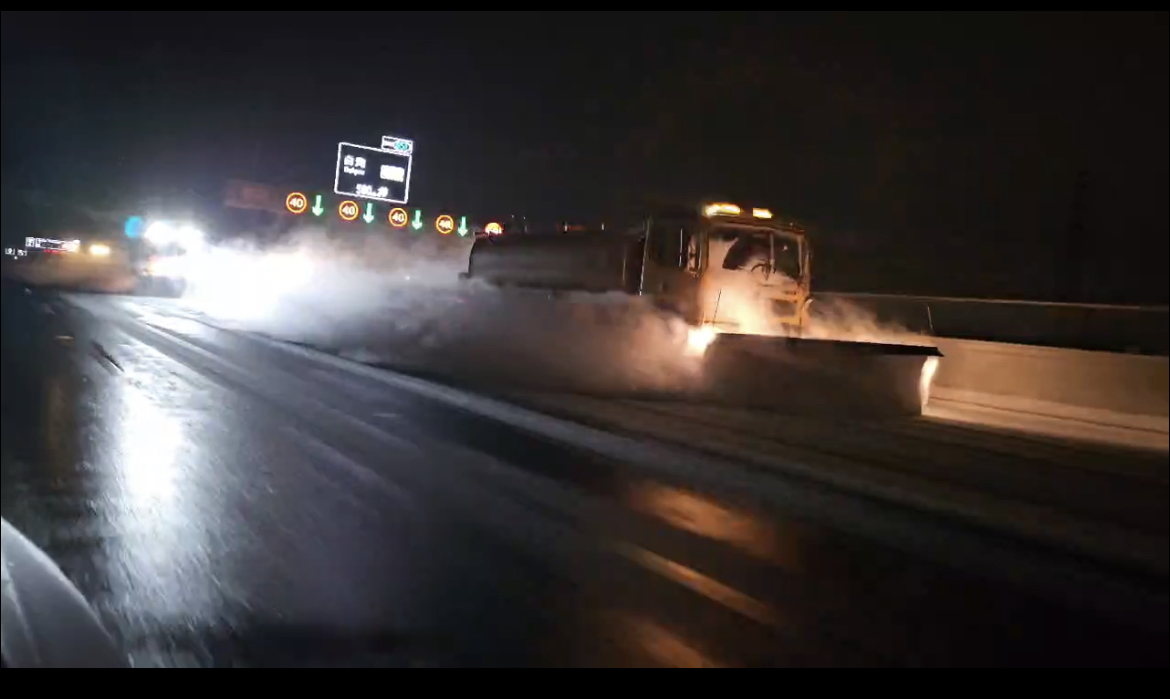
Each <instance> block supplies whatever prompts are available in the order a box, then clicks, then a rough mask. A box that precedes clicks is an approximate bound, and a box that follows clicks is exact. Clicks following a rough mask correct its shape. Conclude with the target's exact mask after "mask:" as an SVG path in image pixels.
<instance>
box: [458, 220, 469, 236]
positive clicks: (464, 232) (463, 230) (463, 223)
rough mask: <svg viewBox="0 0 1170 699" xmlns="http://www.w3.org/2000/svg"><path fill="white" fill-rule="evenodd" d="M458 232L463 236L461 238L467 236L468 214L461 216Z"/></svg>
mask: <svg viewBox="0 0 1170 699" xmlns="http://www.w3.org/2000/svg"><path fill="white" fill-rule="evenodd" d="M458 233H459V237H461V238H465V237H467V217H466V216H460V217H459V230H458Z"/></svg>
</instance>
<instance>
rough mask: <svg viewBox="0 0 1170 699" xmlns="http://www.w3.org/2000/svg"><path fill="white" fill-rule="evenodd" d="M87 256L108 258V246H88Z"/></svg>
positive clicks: (98, 244) (100, 244)
mask: <svg viewBox="0 0 1170 699" xmlns="http://www.w3.org/2000/svg"><path fill="white" fill-rule="evenodd" d="M89 254H91V255H93V256H94V257H109V256H110V246H109V245H105V244H102V243H94V244H93V245H90V246H89Z"/></svg>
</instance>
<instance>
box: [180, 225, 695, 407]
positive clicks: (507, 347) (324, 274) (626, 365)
mask: <svg viewBox="0 0 1170 699" xmlns="http://www.w3.org/2000/svg"><path fill="white" fill-rule="evenodd" d="M347 236H349V234H347ZM392 236H393V234H385V233H383V234H380V235H369V236H364V237H346V238H343V239H339V238H338V237H330V236H329V235H328V234H327V232H326V231H324V230H322V229H319V228H316V229H315V228H305V229H302V230H299V231H297V232H296V233H295V234H294V235H292V236H291V237H290V239H289V241H288V242H287V243H286V244H283V245H280V246H277V247H275V248H268V249H265V250H260V249H257V248H255V247H247V246H220V247H216V248H214V249H212V250H210V251H208V253H207V254H206V255H205V256H204V259H203V260H202V262H201V263H200V264H198V265H196V267H195V271H193V272H192V280H191V281H192V283H191V288H190V291H189V293H188V294H187V296H186V298H185V303H187V304H188V305H189V306H190V307H192V308H193V309H194V310H197V311H199V312H202V313H204V314H206V315H208V316H210V317H213V318H215V319H217V320H219V321H221V322H224V323H227V324H230V325H231V326H233V327H238V328H240V329H247V330H251V331H256V332H261V333H265V334H268V335H271V336H274V337H278V338H281V339H285V340H291V341H295V342H303V343H307V344H310V345H314V346H317V347H321V348H324V349H328V350H330V351H335V352H338V353H341V354H342V355H344V356H347V357H349V358H352V359H356V360H359V361H363V362H368V363H378V364H383V365H386V366H390V367H394V368H399V369H403V370H411V371H419V372H425V373H429V374H436V375H440V376H444V377H448V378H451V379H455V380H462V381H468V382H480V383H490V384H493V385H498V386H502V387H510V388H528V389H548V390H573V391H583V392H593V391H597V392H613V391H655V390H661V391H668V390H672V389H677V388H680V387H683V386H685V385H687V384H690V383H691V382H692V381H693V377H694V375H695V373H696V372H698V371H699V370H700V365H701V362H700V361H699V359H698V358H696V357H695V356H693V353H692V354H688V352H687V342H688V328H687V327H686V325H685V324H684V323H683V322H682V321H680V320H677V319H675V318H671V317H667V316H665V315H663V314H661V313H659V312H657V311H655V310H653V309H651V308H649V307H648V306H645V305H642V304H641V303H640V302H639V301H638V300H636V299H633V300H632V299H630V298H629V297H626V296H624V295H621V294H615V295H591V296H590V297H589V300H588V302H584V301H583V302H580V303H566V302H564V301H555V302H554V301H552V300H550V299H548V298H547V297H545V296H542V295H540V294H528V293H512V292H501V291H498V290H494V289H491V288H488V287H486V286H483V285H479V284H477V283H473V282H467V281H462V280H460V278H459V275H460V273H461V272H463V271H466V269H467V260H468V254H469V251H470V247H471V241H470V240H465V239H460V238H454V237H450V238H442V237H438V236H434V235H428V236H409V235H403V236H397V237H392Z"/></svg>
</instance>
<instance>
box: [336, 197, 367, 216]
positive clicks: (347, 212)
mask: <svg viewBox="0 0 1170 699" xmlns="http://www.w3.org/2000/svg"><path fill="white" fill-rule="evenodd" d="M360 213H361V209H359V208H358V205H357V202H354V201H343V202H341V205H340V206H338V207H337V215H338V216H340V217H341V218H342V220H344V221H356V220H357V217H358V214H360Z"/></svg>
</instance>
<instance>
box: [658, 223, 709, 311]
mask: <svg viewBox="0 0 1170 699" xmlns="http://www.w3.org/2000/svg"><path fill="white" fill-rule="evenodd" d="M704 242H705V239H704V237H703V236H701V235H699V228H698V226H696V225H695V224H694V223H693V222H690V221H685V220H679V219H652V220H651V221H650V226H649V235H648V245H649V250H648V254H647V258H648V259H647V262H648V263H649V264H647V265H646V269H645V275H644V276H643V286H642V289H643V293H649V294H653V295H654V297H655V300H656V302H657V303H658V305H660V306H662V307H664V308H668V309H670V310H672V311H675V312H678V313H681V314H682V315H683V316H684V317H685V318H687V319H688V320H690V319H692V316H694V317H697V313H698V310H699V306H698V293H699V281H700V277H701V275H702V271H703V267H704V265H706V262H707V253H706V250H705V249H704V248H705V245H704Z"/></svg>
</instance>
